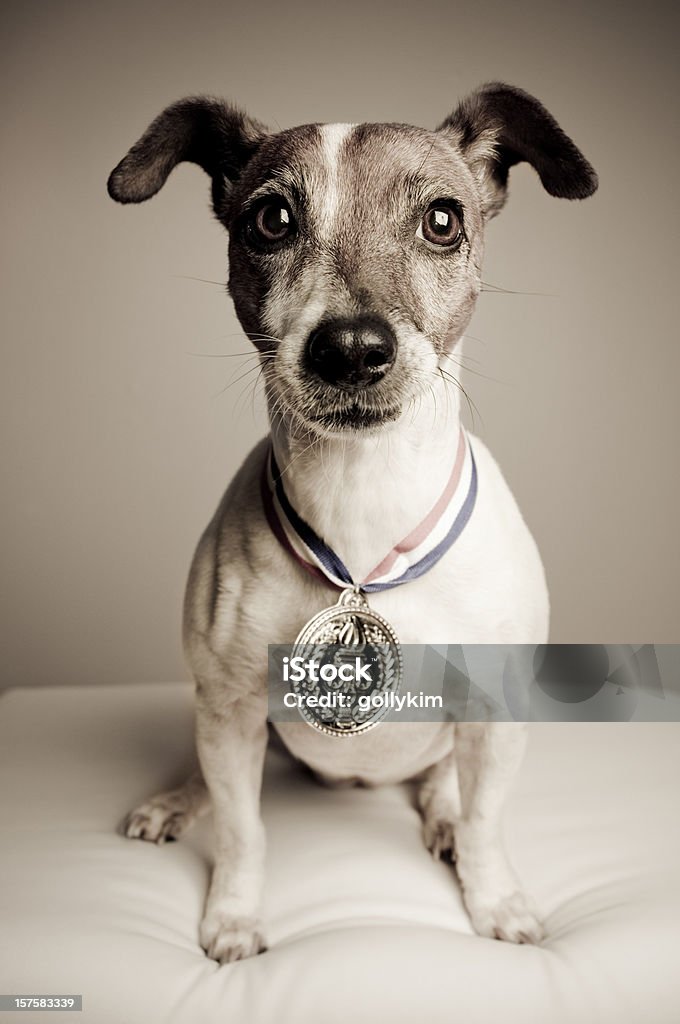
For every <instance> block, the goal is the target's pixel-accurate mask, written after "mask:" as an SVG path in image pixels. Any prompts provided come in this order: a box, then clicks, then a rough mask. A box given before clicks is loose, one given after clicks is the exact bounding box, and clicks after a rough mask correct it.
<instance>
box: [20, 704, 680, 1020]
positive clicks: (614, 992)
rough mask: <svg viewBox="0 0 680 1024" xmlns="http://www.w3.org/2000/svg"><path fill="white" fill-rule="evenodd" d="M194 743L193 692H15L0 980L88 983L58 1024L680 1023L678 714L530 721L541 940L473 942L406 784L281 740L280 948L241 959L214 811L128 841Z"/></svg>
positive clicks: (276, 888) (532, 861) (270, 803)
mask: <svg viewBox="0 0 680 1024" xmlns="http://www.w3.org/2000/svg"><path fill="white" fill-rule="evenodd" d="M405 727H406V728H408V726H405ZM191 747H192V691H191V688H190V687H189V686H187V685H184V684H171V685H154V684H150V685H139V686H134V687H130V686H120V687H92V688H63V689H58V688H46V689H32V690H13V691H9V692H7V693H6V694H5V695H4V696H3V697H2V699H0V822H1V833H0V836H1V838H0V892H1V897H0V991H2V992H5V993H51V994H55V993H79V992H82V994H83V1012H82V1013H71V1014H66V1013H61V1014H59V1015H58V1017H57V1018H56V1020H57V1021H59V1022H61V1024H69V1022H72V1021H75V1022H77V1024H123V1022H125V1024H137V1022H139V1024H164V1022H166V1021H167V1022H172V1024H185V1022H186V1024H218V1022H219V1024H225V1022H234V1024H270V1022H271V1024H287V1022H290V1024H324V1022H337V1024H347V1022H350V1021H353V1022H355V1021H356V1022H364V1021H366V1022H371V1024H373V1022H377V1021H381V1022H382V1021H385V1022H390V1021H394V1022H404V1024H418V1022H420V1021H427V1022H428V1024H436V1022H439V1021H442V1022H444V1021H447V1022H448V1021H461V1022H465V1024H477V1022H479V1024H489V1022H491V1021H496V1020H497V1021H502V1022H503V1024H513V1022H522V1024H532V1022H536V1024H547V1022H551V1024H560V1022H574V1024H576V1022H579V1024H581V1022H588V1024H591V1022H593V1024H594V1022H602V1024H604V1022H610V1021H611V1022H616V1024H627V1022H630V1024H638V1022H643V1021H650V1022H653V1024H664V1022H669V1024H670V1022H671V1021H676V1020H678V1019H680V971H679V970H678V940H679V939H680V929H679V927H678V920H679V918H680V883H679V882H678V868H677V864H678V858H679V855H680V814H678V795H677V793H678V781H677V780H678V778H680V725H675V724H673V725H671V724H668V725H654V724H593V725H591V724H587V725H581V724H578V725H577V724H561V725H560V724H542V725H532V726H531V738H530V746H529V753H528V756H527V759H526V761H525V764H524V766H523V769H522V772H521V776H520V778H519V779H518V781H517V784H516V786H515V788H514V790H513V794H512V797H511V799H510V802H509V804H508V809H507V815H506V836H507V844H508V847H509V850H510V853H511V856H512V859H513V861H514V863H515V865H516V867H517V869H518V871H519V873H520V875H521V877H522V878H523V879H524V881H525V883H526V885H527V887H528V888H529V889H530V890H531V892H532V893H533V895H534V896H535V898H536V900H537V902H538V904H539V906H540V907H541V908H542V910H543V913H544V915H545V919H546V924H547V931H548V936H549V937H548V940H547V941H546V943H545V945H544V946H543V947H542V948H533V947H528V946H512V945H508V944H506V943H502V942H494V941H491V940H488V939H482V938H479V937H478V936H476V935H474V934H473V933H472V930H471V928H470V924H469V922H468V919H467V917H466V914H465V911H464V909H463V906H462V903H461V898H460V893H459V890H458V886H457V883H456V881H455V878H454V876H453V873H452V871H451V869H450V868H449V867H448V866H446V865H445V864H441V863H435V862H434V861H432V860H431V858H430V857H429V855H428V854H427V852H426V850H425V848H424V846H423V845H422V842H421V838H420V823H419V818H418V815H417V813H416V811H415V810H414V808H413V795H412V793H411V791H410V790H409V788H408V787H406V786H403V787H388V788H385V789H379V790H364V789H351V790H335V791H331V790H327V789H324V788H321V787H319V786H318V785H317V784H316V783H315V782H314V781H313V780H312V779H311V778H310V777H309V776H308V775H307V774H306V773H305V772H304V771H303V770H301V768H300V767H299V766H297V765H296V764H294V763H293V762H292V761H290V760H289V759H288V758H287V757H286V756H285V755H284V754H283V753H282V752H281V751H279V750H276V749H272V750H271V751H270V754H269V756H268V761H267V767H266V776H265V783H264V794H263V806H264V817H265V822H266V826H267V834H268V857H267V881H266V892H265V905H264V918H265V924H266V930H267V936H268V939H269V943H270V949H269V951H268V952H267V953H264V954H262V955H261V956H259V957H257V958H255V959H252V960H248V961H243V962H241V963H236V964H231V965H228V966H225V967H218V966H217V964H215V963H213V962H212V961H210V960H208V959H207V958H206V957H205V955H204V954H203V952H202V951H201V949H200V948H199V946H198V939H197V935H198V922H199V918H200V915H201V909H202V904H203V901H204V898H205V893H206V886H207V883H208V877H209V865H210V857H211V855H210V849H211V826H210V820H209V819H207V820H204V821H203V822H201V823H200V824H199V825H198V826H197V827H196V828H195V829H194V830H193V831H192V832H190V833H189V834H188V835H187V836H186V837H185V838H183V839H181V840H180V841H179V842H177V843H171V844H168V845H165V846H162V847H156V846H154V845H151V844H149V843H144V842H139V841H135V842H133V841H130V840H126V839H124V838H122V837H121V836H120V835H119V834H117V832H116V827H117V825H118V823H119V822H120V819H121V818H122V817H123V816H124V814H125V812H126V811H128V810H129V809H130V808H131V807H132V806H133V805H134V804H135V803H137V802H139V801H140V800H142V799H144V798H146V797H147V796H150V795H152V794H153V793H154V792H155V791H156V790H158V789H162V788H167V787H168V786H171V785H174V784H176V783H177V782H179V781H181V778H182V774H183V771H184V768H185V766H186V765H187V763H188V761H189V757H190V752H191ZM2 1016H3V1019H4V1017H5V1015H4V1014H3V1015H2ZM6 1016H7V1018H8V1020H9V1016H10V1015H9V1014H8V1015H6ZM12 1019H14V1015H12ZM33 1020H36V1021H38V1020H55V1018H54V1017H53V1016H48V1015H47V1014H45V1013H29V1012H24V1013H23V1014H21V1016H20V1017H19V1016H17V1021H21V1022H23V1024H29V1022H30V1021H33Z"/></svg>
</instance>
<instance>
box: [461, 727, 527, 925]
mask: <svg viewBox="0 0 680 1024" xmlns="http://www.w3.org/2000/svg"><path fill="white" fill-rule="evenodd" d="M525 746H526V726H524V725H519V724H516V723H514V722H488V723H483V724H481V723H479V724H478V723H469V722H464V723H459V724H458V725H457V726H456V760H457V765H458V782H459V787H460V798H461V815H460V818H459V819H458V821H457V822H456V824H455V848H456V870H457V872H458V877H459V879H460V882H461V885H462V888H463V897H464V899H465V905H466V906H467V909H468V912H469V914H470V917H471V919H472V923H473V925H474V928H475V931H476V932H478V933H479V934H480V935H486V936H489V937H490V938H495V939H506V940H508V941H509V942H540V941H541V939H542V938H543V928H542V926H541V923H540V921H539V919H538V917H537V915H536V912H535V910H534V909H533V907H532V906H531V903H530V901H529V899H528V898H527V896H526V895H525V894H524V892H523V891H522V889H521V887H520V884H519V882H518V880H517V876H516V875H515V872H514V871H513V869H512V867H511V866H510V864H509V862H508V859H507V856H506V854H505V851H504V849H503V841H502V835H501V824H502V822H501V816H502V810H503V804H504V802H505V798H506V794H507V791H508V788H509V786H510V783H511V781H512V780H513V778H514V777H515V774H516V772H517V770H518V769H519V766H520V764H521V762H522V757H523V754H524V749H525Z"/></svg>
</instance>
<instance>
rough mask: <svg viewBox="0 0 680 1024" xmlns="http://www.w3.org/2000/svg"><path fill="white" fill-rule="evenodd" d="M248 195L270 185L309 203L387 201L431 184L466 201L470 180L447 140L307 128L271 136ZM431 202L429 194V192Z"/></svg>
mask: <svg viewBox="0 0 680 1024" xmlns="http://www.w3.org/2000/svg"><path fill="white" fill-rule="evenodd" d="M249 170H250V173H249V175H248V179H249V181H248V185H249V186H250V187H249V188H248V191H249V192H253V191H255V190H259V189H262V188H264V189H266V188H267V186H269V185H271V186H273V187H276V186H277V185H278V186H280V187H281V188H283V189H285V190H286V191H290V192H292V193H293V194H294V195H296V196H298V197H299V198H301V199H303V200H306V201H309V200H310V198H311V197H314V196H316V197H320V196H321V194H322V192H324V191H326V192H327V191H328V190H329V189H330V190H331V192H332V196H331V197H330V200H329V201H330V202H331V203H333V204H336V205H337V204H341V203H342V202H343V199H344V200H347V201H349V200H351V201H352V202H356V200H357V198H361V197H364V198H366V197H370V196H375V195H381V196H388V195H390V196H391V198H392V200H394V199H395V197H398V196H399V195H400V194H402V193H407V192H409V191H413V190H417V189H418V187H421V188H425V189H426V188H427V187H428V186H431V187H432V188H434V189H435V191H436V190H437V188H439V190H440V192H441V190H444V193H446V194H450V193H451V192H454V191H458V192H460V193H462V196H461V198H465V195H466V193H467V192H468V191H469V188H470V182H471V176H470V174H469V171H468V169H467V167H466V165H465V162H464V160H463V158H462V156H461V155H460V154H459V153H458V152H457V150H456V148H455V146H454V145H453V144H452V142H451V141H450V139H449V138H447V137H446V136H444V135H442V134H441V133H438V132H433V131H428V130H427V129H425V128H417V127H413V126H411V125H404V124H342V123H336V124H310V125H301V126H300V127H298V128H291V129H287V130H285V131H282V132H280V133H278V134H277V135H273V136H270V137H269V138H268V139H267V140H266V141H265V142H264V143H263V145H262V146H261V148H260V150H259V152H258V154H257V156H256V157H255V159H254V160H253V165H252V167H251V168H250V169H249ZM433 198H434V195H433Z"/></svg>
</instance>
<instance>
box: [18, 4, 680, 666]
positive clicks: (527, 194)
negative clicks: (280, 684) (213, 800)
mask: <svg viewBox="0 0 680 1024" xmlns="http://www.w3.org/2000/svg"><path fill="white" fill-rule="evenodd" d="M672 7H673V5H670V4H669V5H668V6H666V5H662V4H653V3H652V4H645V5H638V4H635V5H629V4H626V3H611V4H599V5H593V4H592V3H570V4H555V5H551V4H547V3H543V2H542V3H535V4H530V3H519V4H510V3H505V2H495V3H494V2H489V0H485V2H484V3H480V4H478V5H477V4H472V3H465V4H456V3H453V2H451V0H448V2H442V3H433V2H431V0H424V2H420V3H418V4H401V3H395V4H389V5H388V4H381V3H367V2H365V0H362V2H360V3H356V2H354V0H352V2H351V3H345V4H335V5H332V6H331V5H323V4H314V3H311V2H306V3H303V2H292V3H287V4H276V5H274V4H272V5H271V10H270V11H269V12H268V13H267V11H266V10H265V9H263V7H262V5H260V4H249V3H243V4H242V5H236V4H233V5H230V4H228V3H219V4H217V3H205V2H204V3H200V2H199V3H193V4H188V3H187V4H179V3H174V4H172V3H164V4H162V3H158V4H153V5H152V4H141V5H138V4H129V3H126V2H122V3H117V4H104V3H87V2H82V3H63V2H62V3H59V2H44V3H36V2H28V3H27V2H22V3H20V4H18V3H7V2H5V3H3V5H2V20H3V23H4V24H3V26H2V38H3V49H4V52H3V53H2V61H1V63H2V76H3V87H4V89H3V96H4V116H3V133H2V135H3V158H2V165H1V167H2V179H3V183H2V195H3V232H2V245H3V250H4V251H3V273H2V285H3V291H4V293H5V294H4V299H3V304H2V321H3V323H2V350H3V358H2V384H1V387H2V392H3V393H2V400H1V405H0V409H1V413H2V420H3V433H2V436H3V441H4V442H5V450H4V453H3V466H2V481H3V492H4V493H3V503H2V517H3V519H2V557H3V567H2V608H1V615H2V633H3V657H2V669H3V672H2V680H1V684H2V685H16V684H45V683H54V684H57V683H79V684H80V683H105V682H112V681H121V682H130V681H135V680H140V679H146V680H160V679H175V678H183V677H184V676H185V674H186V669H185V667H184V665H183V662H182V657H181V648H180V641H179V619H180V608H181V598H182V590H183V585H184V578H185V575H186V571H187V568H188V565H189V561H190V558H191V554H192V550H193V546H194V543H195V541H196V539H197V537H198V535H199V533H200V531H201V529H202V527H203V526H204V524H205V522H206V521H207V519H208V518H209V516H210V515H211V514H212V511H213V508H214V506H215V504H216V502H217V500H218V498H219V495H220V493H221V491H222V490H223V488H224V486H225V484H226V482H227V481H228V479H229V477H230V476H231V474H232V473H233V471H234V469H235V468H236V466H237V464H238V463H239V461H240V460H241V459H242V457H243V456H244V454H245V453H246V451H247V449H248V448H249V446H250V445H251V444H252V443H253V442H254V441H255V440H256V439H257V438H258V437H259V436H261V434H262V433H263V432H264V431H265V418H264V414H263V410H262V407H261V405H260V403H259V402H257V401H256V402H255V405H254V407H253V406H252V405H251V400H250V391H249V387H248V385H249V382H250V380H251V378H252V376H254V375H251V377H244V378H243V380H240V381H238V382H237V383H236V384H235V385H234V386H232V387H230V388H227V389H226V390H224V389H225V386H226V385H227V383H228V381H229V377H230V375H231V374H232V373H234V371H235V373H234V376H235V378H238V377H240V375H241V373H243V372H244V370H245V369H246V368H247V365H251V364H242V363H241V360H240V359H238V358H237V359H221V358H202V357H201V356H199V355H197V353H198V354H206V353H219V354H222V353H238V352H242V353H244V352H246V351H247V350H248V346H247V344H246V342H245V340H244V338H243V337H242V336H241V335H240V333H239V329H238V323H237V322H236V320H235V317H234V314H233V312H232V309H231V305H230V302H229V300H228V298H227V296H226V295H225V294H224V292H223V290H222V289H220V288H219V287H215V286H213V285H210V284H204V283H200V282H197V281H194V280H190V278H192V277H197V278H206V279H209V280H213V281H224V280H225V279H226V268H225V263H226V258H225V252H226V238H225V237H224V236H223V234H222V229H221V228H220V227H219V226H218V225H217V224H216V223H214V222H213V221H212V220H211V217H210V216H209V214H208V209H207V202H208V181H207V179H206V178H204V176H203V175H202V172H200V171H199V170H198V169H196V168H193V167H191V168H189V167H183V168H180V169H179V170H178V171H177V172H176V173H175V174H173V176H172V179H171V181H170V183H169V184H168V186H167V187H166V189H165V190H164V191H163V192H162V193H161V194H160V196H159V197H157V198H156V199H154V200H153V201H152V202H151V203H149V204H147V205H145V206H142V207H139V208H126V209H123V208H121V207H118V206H116V205H114V204H113V203H112V202H110V201H109V200H108V198H107V196H106V192H105V182H106V177H107V174H108V172H109V170H110V169H111V168H112V167H113V165H114V164H115V163H116V162H117V161H118V159H119V158H120V157H121V156H122V155H123V153H124V151H125V150H126V148H127V147H128V146H129V144H131V143H132V142H133V141H134V140H135V139H136V138H137V137H138V135H139V134H140V133H141V131H142V130H143V129H144V127H145V126H146V124H147V123H148V122H149V120H150V119H151V118H152V117H153V116H155V114H156V113H158V111H159V110H160V109H161V108H162V107H163V106H164V105H166V104H167V103H168V102H170V101H172V100H174V99H176V98H179V97H181V96H183V95H185V94H187V93H195V92H201V91H209V92H214V93H218V94H222V95H225V96H227V97H229V98H231V99H234V100H236V101H238V102H239V103H241V104H242V105H244V106H245V107H247V108H248V109H249V110H250V111H251V112H252V113H254V114H255V115H256V116H258V117H259V118H261V119H263V120H265V121H268V122H269V123H271V124H272V125H274V126H275V125H277V124H279V125H281V126H282V127H283V126H288V125H292V124H296V123H303V122H305V121H314V120H323V121H331V120H345V121H361V120H399V121H409V122H413V123H416V124H423V125H428V126H433V125H434V124H436V123H437V122H438V121H439V120H440V119H441V118H442V117H443V116H444V115H445V114H446V113H447V112H448V111H449V110H450V108H451V107H452V106H453V105H454V104H455V102H456V99H457V98H458V97H459V96H461V95H462V94H463V93H464V92H466V91H467V90H469V89H472V88H474V87H475V86H476V85H477V84H479V83H480V82H482V81H485V80H488V79H494V78H497V79H505V80H507V81H510V82H513V83H515V84H518V85H521V86H523V87H524V88H526V89H528V90H529V91H531V92H533V93H535V94H536V95H537V96H538V97H539V98H540V99H542V100H543V101H544V102H545V103H546V105H547V106H548V107H549V109H550V110H551V111H553V113H554V114H555V115H556V117H557V118H558V120H560V122H561V123H562V125H563V127H564V128H565V129H566V130H567V131H568V132H569V133H570V134H572V136H573V137H574V139H575V140H576V142H577V144H578V145H579V146H581V147H582V149H583V150H584V152H585V153H586V155H587V156H588V157H589V159H590V160H591V161H592V162H593V164H594V165H595V167H596V168H597V170H598V171H599V173H600V177H601V189H600V192H599V193H598V194H597V195H596V196H595V198H594V199H591V200H589V201H587V202H585V203H582V204H570V203H566V202H559V201H557V200H553V199H550V198H549V197H548V196H546V195H545V194H544V193H543V192H542V190H541V188H540V186H539V183H538V181H537V179H536V177H535V175H534V174H533V172H532V171H531V170H530V169H528V168H526V167H522V168H518V169H516V170H515V171H514V172H513V174H512V183H511V198H510V203H509V206H508V207H507V208H506V210H505V211H504V213H503V214H502V215H501V217H500V218H499V219H498V220H496V221H495V222H494V223H493V225H492V226H491V228H490V230H489V233H488V257H487V263H486V270H485V280H486V281H488V282H492V283H493V284H496V285H501V286H503V287H505V288H508V289H514V290H516V291H518V292H520V293H528V292H535V293H540V294H538V295H529V294H518V295H499V294H492V295H484V296H482V298H481V301H480V305H479V308H478V312H477V314H476V317H475V320H474V323H473V325H472V327H471V329H470V333H471V335H473V336H474V339H475V340H472V341H470V342H469V343H468V347H467V355H468V356H469V357H471V358H473V359H475V360H478V362H475V363H470V365H471V366H474V367H475V369H476V370H477V371H478V373H479V374H483V375H484V376H479V375H477V374H468V375H467V378H466V381H465V383H466V386H467V388H468V390H469V392H470V394H471V396H472V398H473V399H474V401H475V403H476V405H477V407H478V409H479V411H480V414H481V419H479V418H478V420H477V422H476V425H475V426H476V429H477V431H478V432H479V433H480V434H481V436H482V437H483V438H484V439H485V440H486V441H487V442H488V443H489V444H490V445H491V447H492V449H493V451H494V452H495V454H496V455H497V457H498V459H499V461H500V463H501V465H502V466H503V468H504V470H505V472H506V475H507V477H508V479H509V481H510V483H511V486H512V487H513V489H514V491H515V493H516V495H517V497H518V499H519V502H520V505H521V507H522V508H523V510H524V512H525V515H526V518H527V520H528V522H529V524H530V526H531V528H532V529H533V531H534V534H535V536H536V538H537V540H538V543H539V546H540V548H541V551H542V553H543V557H544V561H545V565H546V569H547V573H548V578H549V583H550V588H551V592H552V601H553V639H555V640H559V641H561V642H569V641H581V642H630V643H637V642H643V641H647V642H664V641H665V642H671V641H677V640H678V628H677V619H678V608H679V605H680V602H679V596H680V595H679V584H678V570H679V568H680V560H679V558H678V555H679V551H678V530H677V520H678V511H677V509H678V499H679V497H680V494H679V488H678V480H677V477H678V474H677V441H678V426H679V414H678V402H677V397H676V395H677V387H678V380H679V377H680V374H679V371H680V366H679V365H678V364H679V355H678V343H677V337H676V336H677V331H676V310H677V299H676V291H677V285H676V281H675V276H676V260H675V256H676V247H677V229H678V225H677V203H676V189H677V180H678V163H677V144H676V142H675V138H674V135H675V131H674V126H675V125H676V124H677V108H676V107H675V106H674V103H675V99H674V98H675V95H676V93H677V73H676V71H675V62H674V57H675V52H674V51H675V47H676V44H677V32H676V28H677V26H676V25H675V24H674V23H673V22H674V21H675V16H674V15H673V14H672V13H671V12H672ZM671 312H672V313H673V315H671ZM272 585H275V583H272Z"/></svg>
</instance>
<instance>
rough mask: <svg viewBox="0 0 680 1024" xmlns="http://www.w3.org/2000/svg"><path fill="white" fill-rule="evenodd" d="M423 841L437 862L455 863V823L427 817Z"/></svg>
mask: <svg viewBox="0 0 680 1024" xmlns="http://www.w3.org/2000/svg"><path fill="white" fill-rule="evenodd" d="M423 839H424V840H425V846H426V847H427V849H428V850H429V851H430V853H431V854H432V856H433V857H434V859H435V860H446V861H449V863H453V861H454V860H455V859H456V847H455V842H454V822H453V821H450V820H449V819H448V818H439V817H434V816H430V815H427V816H426V817H425V820H424V821H423Z"/></svg>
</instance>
